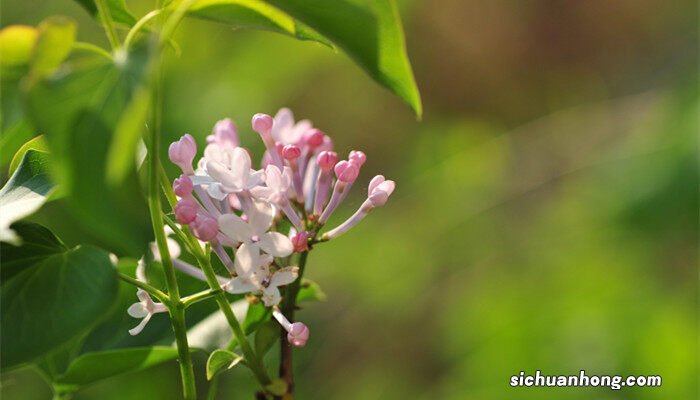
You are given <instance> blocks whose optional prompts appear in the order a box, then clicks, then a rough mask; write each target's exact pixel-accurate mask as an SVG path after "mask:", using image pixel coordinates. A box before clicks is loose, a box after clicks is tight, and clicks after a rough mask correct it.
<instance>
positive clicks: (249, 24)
mask: <svg viewBox="0 0 700 400" xmlns="http://www.w3.org/2000/svg"><path fill="white" fill-rule="evenodd" d="M177 3H179V2H175V4H173V7H177ZM187 14H188V15H189V16H191V17H197V18H200V19H206V20H210V21H215V22H221V23H224V24H227V25H232V26H234V27H236V28H245V29H259V30H264V31H271V32H277V33H282V34H285V35H288V36H291V37H294V38H297V39H300V40H312V41H316V42H319V43H322V44H324V45H326V46H329V47H331V48H332V47H333V45H332V44H331V43H330V42H329V41H328V40H327V39H326V38H324V37H323V36H321V35H319V34H318V33H316V32H315V31H314V30H313V29H311V28H309V27H308V26H305V25H304V24H301V23H299V22H298V21H295V20H294V19H293V18H292V17H290V16H289V15H287V14H286V13H284V12H282V11H280V10H279V9H277V8H275V7H273V6H271V5H269V4H267V3H265V2H264V1H262V0H199V1H197V2H195V3H194V4H193V5H192V6H191V7H190V8H189V10H188V12H187Z"/></svg>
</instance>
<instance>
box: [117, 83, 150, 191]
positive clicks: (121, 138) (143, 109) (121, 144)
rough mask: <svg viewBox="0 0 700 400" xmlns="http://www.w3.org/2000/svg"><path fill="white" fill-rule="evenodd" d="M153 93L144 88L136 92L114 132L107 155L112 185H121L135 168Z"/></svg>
mask: <svg viewBox="0 0 700 400" xmlns="http://www.w3.org/2000/svg"><path fill="white" fill-rule="evenodd" d="M150 101H151V92H150V91H149V90H148V89H146V87H144V86H142V87H140V88H138V89H137V90H136V93H135V94H134V97H133V99H132V100H131V102H129V105H128V106H127V107H126V110H125V111H124V114H122V116H121V118H120V119H119V123H118V124H117V128H116V129H115V131H114V137H113V138H112V144H111V145H110V146H109V152H108V153H107V176H106V178H107V181H108V183H109V184H110V185H116V184H119V183H121V182H122V181H123V180H124V179H125V178H126V177H127V176H128V174H129V171H130V170H131V169H133V168H134V162H135V161H134V154H135V153H136V148H137V145H138V143H139V139H140V138H141V137H142V135H143V133H144V131H145V127H146V118H147V117H148V106H149V103H150Z"/></svg>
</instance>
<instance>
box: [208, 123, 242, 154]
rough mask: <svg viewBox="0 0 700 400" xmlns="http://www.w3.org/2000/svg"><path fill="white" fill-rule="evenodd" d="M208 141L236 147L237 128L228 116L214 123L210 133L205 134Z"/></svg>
mask: <svg viewBox="0 0 700 400" xmlns="http://www.w3.org/2000/svg"><path fill="white" fill-rule="evenodd" d="M207 142H208V143H216V144H218V145H220V146H223V147H230V148H234V147H238V145H239V143H240V142H239V140H238V130H237V129H236V124H234V123H233V121H231V120H230V119H229V118H226V119H222V120H221V121H218V122H217V123H216V125H214V129H213V131H212V133H211V135H209V136H207Z"/></svg>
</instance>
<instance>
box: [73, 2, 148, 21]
mask: <svg viewBox="0 0 700 400" xmlns="http://www.w3.org/2000/svg"><path fill="white" fill-rule="evenodd" d="M75 1H76V2H78V3H79V4H80V5H81V6H83V8H84V9H85V11H87V12H88V13H90V15H92V16H93V17H95V18H98V19H99V18H100V16H99V15H98V14H99V13H98V12H97V6H96V5H95V1H94V0H75ZM106 3H107V9H109V15H110V16H111V17H112V20H113V21H114V22H118V23H121V24H126V25H129V26H132V25H134V24H135V23H136V18H134V16H133V15H132V14H131V12H130V11H129V9H128V8H127V7H126V4H125V3H124V0H106Z"/></svg>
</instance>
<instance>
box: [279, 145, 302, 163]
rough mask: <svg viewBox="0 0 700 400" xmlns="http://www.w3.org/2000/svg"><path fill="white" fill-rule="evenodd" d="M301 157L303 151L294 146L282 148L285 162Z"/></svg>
mask: <svg viewBox="0 0 700 400" xmlns="http://www.w3.org/2000/svg"><path fill="white" fill-rule="evenodd" d="M299 156H301V149H300V148H299V147H298V146H296V145H293V144H288V145H286V146H284V147H283V148H282V157H284V159H285V160H296V159H297V158H299Z"/></svg>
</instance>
